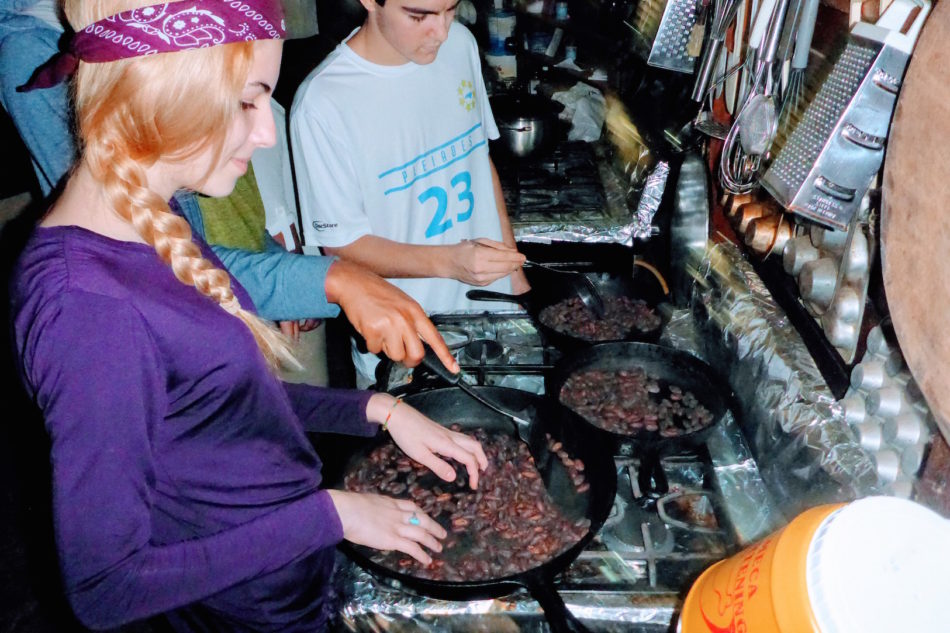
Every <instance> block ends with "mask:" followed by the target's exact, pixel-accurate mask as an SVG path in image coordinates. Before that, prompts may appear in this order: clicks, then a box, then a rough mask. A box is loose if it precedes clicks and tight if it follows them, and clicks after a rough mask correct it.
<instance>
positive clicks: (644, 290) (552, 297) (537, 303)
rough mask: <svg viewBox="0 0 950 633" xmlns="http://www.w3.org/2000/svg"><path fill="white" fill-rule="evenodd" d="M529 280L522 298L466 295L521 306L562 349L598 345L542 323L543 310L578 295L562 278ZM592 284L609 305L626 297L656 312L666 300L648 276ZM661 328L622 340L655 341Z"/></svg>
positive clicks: (611, 278)
mask: <svg viewBox="0 0 950 633" xmlns="http://www.w3.org/2000/svg"><path fill="white" fill-rule="evenodd" d="M530 281H531V290H529V291H528V292H525V293H522V294H520V295H509V294H505V293H501V292H492V291H490V290H469V291H468V292H466V293H465V296H466V297H468V298H469V299H472V300H474V301H503V302H506V303H517V304H519V305H521V306H522V307H523V308H524V309H525V311H527V313H528V315H529V316H531V318H532V320H533V321H534V322H535V325H536V326H537V328H538V330H539V331H540V332H541V336H542V337H544V339H545V340H546V341H547V342H548V343H549V344H551V345H553V346H554V347H556V348H558V349H560V350H572V349H577V348H581V347H587V346H589V345H592V344H594V343H595V341H591V340H587V339H584V338H581V337H579V336H571V335H570V334H567V333H565V332H561V331H558V330H556V329H555V328H553V327H551V326H550V325H548V324H546V323H545V322H543V321H542V320H541V311H542V310H544V309H545V308H547V307H548V306H553V305H556V304H558V303H561V302H562V301H566V300H569V299H572V298H574V297H575V296H576V295H575V294H574V292H573V291H572V290H571V289H570V288H568V287H566V286H565V285H564V284H563V283H562V280H561V275H554V274H540V275H537V274H536V275H533V276H532V278H531V279H530ZM591 281H592V282H593V283H594V285H595V286H597V289H598V292H599V294H600V296H601V297H603V298H604V299H606V300H607V301H608V302H609V300H610V299H612V298H620V297H627V298H628V299H634V300H640V301H644V302H646V304H647V306H649V307H651V308H654V309H655V308H656V306H657V304H658V303H660V302H661V301H662V300H664V299H665V295H664V293H663V292H662V290H660V289H659V287H658V284H657V281H656V279H655V278H654V277H653V276H652V275H650V274H648V273H647V274H637V275H636V276H634V277H632V278H629V277H620V276H619V275H613V276H608V275H599V276H595V277H593V278H592V280H591ZM661 319H662V315H661ZM662 329H663V322H662V320H661V322H660V324H659V325H657V326H656V327H650V328H647V329H644V330H640V329H636V328H633V329H631V330H630V331H629V332H628V333H627V335H626V336H624V337H623V338H622V340H637V341H655V340H656V339H658V338H659V337H660V332H661V331H662Z"/></svg>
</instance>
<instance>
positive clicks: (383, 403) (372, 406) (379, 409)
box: [366, 393, 396, 425]
mask: <svg viewBox="0 0 950 633" xmlns="http://www.w3.org/2000/svg"><path fill="white" fill-rule="evenodd" d="M395 403H396V398H394V397H392V396H391V395H389V394H388V393H374V394H373V395H372V396H370V399H369V402H367V403H366V419H367V421H369V422H374V423H376V424H379V425H382V424H383V421H384V420H385V419H386V415H387V414H389V412H390V409H392V407H393V405H394V404H395Z"/></svg>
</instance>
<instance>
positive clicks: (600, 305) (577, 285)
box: [523, 261, 607, 319]
mask: <svg viewBox="0 0 950 633" xmlns="http://www.w3.org/2000/svg"><path fill="white" fill-rule="evenodd" d="M523 267H525V268H541V269H542V270H546V271H548V272H552V273H557V274H559V275H565V277H563V279H564V280H565V281H566V282H567V284H568V285H569V286H570V287H571V290H572V291H573V292H574V294H576V295H577V298H578V299H580V300H581V303H583V304H584V305H585V306H586V307H587V309H588V310H590V311H591V312H593V313H594V315H595V316H596V317H597V318H598V319H603V318H604V317H605V316H606V315H607V310H606V308H605V307H604V298H603V297H601V296H600V292H599V291H598V290H597V286H595V285H594V282H592V281H591V280H590V277H588V276H587V275H585V274H583V273H578V272H574V271H572V270H558V269H557V268H552V267H550V266H545V265H544V264H539V263H537V262H532V261H525V263H524V264H523Z"/></svg>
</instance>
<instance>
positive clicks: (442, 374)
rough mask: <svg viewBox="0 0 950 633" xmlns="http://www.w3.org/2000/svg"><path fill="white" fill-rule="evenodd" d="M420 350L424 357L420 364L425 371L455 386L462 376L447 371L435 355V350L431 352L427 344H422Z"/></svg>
mask: <svg viewBox="0 0 950 633" xmlns="http://www.w3.org/2000/svg"><path fill="white" fill-rule="evenodd" d="M422 348H423V349H424V350H425V352H426V353H425V356H423V357H422V364H423V365H425V367H426V369H428V370H429V371H431V372H432V373H434V374H435V375H436V376H438V377H439V378H441V379H442V380H444V381H445V382H447V383H448V384H450V385H457V384H458V383H459V379H461V377H462V374H461V373H458V374H453V373H452V372H450V371H449V370H448V368H447V367H446V366H445V365H444V364H443V363H442V360H441V359H440V358H439V357H438V356H436V355H435V350H433V349H432V348H431V347H430V346H429V344H428V343H426V342H424V341H423V343H422Z"/></svg>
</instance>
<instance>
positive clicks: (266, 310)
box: [175, 192, 340, 321]
mask: <svg viewBox="0 0 950 633" xmlns="http://www.w3.org/2000/svg"><path fill="white" fill-rule="evenodd" d="M175 200H176V201H177V202H178V205H179V207H181V210H182V213H183V215H184V216H185V219H186V220H188V224H190V225H191V228H192V230H193V231H195V232H196V233H197V234H199V235H200V236H201V237H202V238H204V237H205V228H204V221H203V219H202V216H201V208H200V207H199V206H198V201H197V199H196V198H195V196H194V194H191V193H187V192H179V193H178V194H176V196H175ZM264 246H265V249H264V251H262V252H259V253H258V252H254V251H248V250H244V249H239V248H227V247H225V246H215V245H214V244H212V245H211V250H213V251H214V254H215V255H217V256H218V257H219V258H220V259H221V261H222V263H224V265H225V266H226V267H227V269H228V270H229V271H230V272H231V274H232V275H234V276H235V277H236V278H237V280H238V281H239V282H240V283H241V285H242V286H244V288H245V290H247V293H248V294H249V295H250V297H251V301H253V302H254V305H255V307H256V308H257V312H258V314H260V315H261V316H262V317H263V318H265V319H269V320H271V321H299V320H301V319H328V318H333V317H335V316H337V315H338V314H339V313H340V308H339V306H337V305H336V304H333V303H330V302H329V301H327V294H326V290H325V289H324V284H325V282H326V277H327V271H328V270H329V269H330V265H331V264H332V263H333V262H334V261H335V260H336V258H335V257H321V256H314V255H301V254H298V253H291V252H288V251H286V250H285V249H284V248H283V247H282V246H281V245H280V244H278V243H277V242H276V241H275V240H274V239H273V238H272V237H271V236H270V235H269V234H268V233H267V232H266V231H265V234H264Z"/></svg>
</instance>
